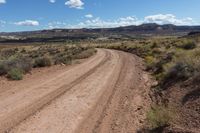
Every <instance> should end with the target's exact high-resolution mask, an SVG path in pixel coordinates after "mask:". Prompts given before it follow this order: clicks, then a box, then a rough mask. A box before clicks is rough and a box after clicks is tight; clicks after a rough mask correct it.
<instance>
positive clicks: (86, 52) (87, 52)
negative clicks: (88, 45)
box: [74, 49, 96, 59]
mask: <svg viewBox="0 0 200 133" xmlns="http://www.w3.org/2000/svg"><path fill="white" fill-rule="evenodd" d="M95 52H96V50H95V49H88V50H84V51H82V52H80V53H79V54H77V55H75V56H74V58H75V59H84V58H88V57H90V56H92V55H93V54H94V53H95Z"/></svg>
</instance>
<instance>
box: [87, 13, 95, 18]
mask: <svg viewBox="0 0 200 133" xmlns="http://www.w3.org/2000/svg"><path fill="white" fill-rule="evenodd" d="M85 17H86V18H93V15H92V14H87V15H85Z"/></svg>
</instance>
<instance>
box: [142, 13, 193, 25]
mask: <svg viewBox="0 0 200 133" xmlns="http://www.w3.org/2000/svg"><path fill="white" fill-rule="evenodd" d="M144 22H146V23H157V24H175V25H190V24H192V23H194V20H193V19H192V18H189V17H188V18H183V19H178V18H177V17H176V16H175V15H173V14H157V15H150V16H146V17H145V18H144Z"/></svg>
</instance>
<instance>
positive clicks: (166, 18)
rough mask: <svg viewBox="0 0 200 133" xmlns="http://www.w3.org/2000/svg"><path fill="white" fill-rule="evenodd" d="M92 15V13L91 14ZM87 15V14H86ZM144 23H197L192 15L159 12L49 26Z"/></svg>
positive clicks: (102, 25) (77, 26) (95, 26)
mask: <svg viewBox="0 0 200 133" xmlns="http://www.w3.org/2000/svg"><path fill="white" fill-rule="evenodd" d="M89 15H90V14H89ZM85 17H86V16H85ZM143 23H158V24H175V25H196V24H200V23H197V22H196V21H195V20H193V19H192V18H190V17H186V18H181V19H178V18H177V17H176V16H175V15H172V14H165V15H163V14H158V15H150V16H146V17H144V18H142V19H138V18H137V17H135V16H128V17H121V18H118V19H115V20H103V19H101V18H94V17H93V18H90V19H88V20H85V21H81V22H78V23H77V24H69V23H67V22H51V23H49V24H48V28H113V27H120V26H129V25H140V24H143Z"/></svg>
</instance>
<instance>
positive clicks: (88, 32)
mask: <svg viewBox="0 0 200 133" xmlns="http://www.w3.org/2000/svg"><path fill="white" fill-rule="evenodd" d="M199 31H200V26H176V25H171V24H166V25H158V24H155V23H149V24H142V25H139V26H126V27H117V28H101V29H86V28H85V29H52V30H40V31H25V32H12V33H0V42H1V43H5V42H14V43H19V42H20V43H25V42H65V41H66V40H85V39H99V38H109V39H119V38H120V39H122V38H136V37H149V36H155V35H157V36H184V35H187V34H188V33H190V32H199Z"/></svg>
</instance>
